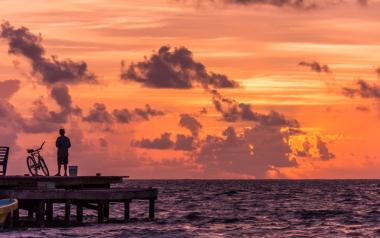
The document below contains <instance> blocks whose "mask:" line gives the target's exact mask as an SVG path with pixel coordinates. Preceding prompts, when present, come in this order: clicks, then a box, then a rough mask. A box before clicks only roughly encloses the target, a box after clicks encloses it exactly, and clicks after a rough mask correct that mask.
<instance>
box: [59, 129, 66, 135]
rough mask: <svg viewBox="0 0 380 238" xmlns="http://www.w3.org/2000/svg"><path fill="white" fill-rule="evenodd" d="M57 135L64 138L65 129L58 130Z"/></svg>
mask: <svg viewBox="0 0 380 238" xmlns="http://www.w3.org/2000/svg"><path fill="white" fill-rule="evenodd" d="M59 134H60V135H61V136H64V135H65V129H63V128H61V129H59Z"/></svg>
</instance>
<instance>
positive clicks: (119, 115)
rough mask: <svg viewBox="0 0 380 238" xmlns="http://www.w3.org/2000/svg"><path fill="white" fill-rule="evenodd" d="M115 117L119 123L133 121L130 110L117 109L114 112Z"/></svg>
mask: <svg viewBox="0 0 380 238" xmlns="http://www.w3.org/2000/svg"><path fill="white" fill-rule="evenodd" d="M112 115H113V117H114V118H115V119H116V121H117V122H119V123H130V122H131V121H132V116H133V114H132V112H131V111H129V109H127V108H124V109H115V110H113V112H112Z"/></svg>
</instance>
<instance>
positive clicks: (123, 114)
mask: <svg viewBox="0 0 380 238" xmlns="http://www.w3.org/2000/svg"><path fill="white" fill-rule="evenodd" d="M112 115H113V116H114V118H115V119H116V121H117V122H119V123H129V122H131V121H133V120H138V119H139V118H141V119H143V120H150V119H151V118H152V117H155V116H163V115H165V113H164V112H162V111H159V110H156V109H153V108H152V107H151V106H150V105H149V104H146V105H145V108H135V109H134V110H132V111H130V110H129V109H127V108H123V109H115V110H113V112H112Z"/></svg>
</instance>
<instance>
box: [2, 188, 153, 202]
mask: <svg viewBox="0 0 380 238" xmlns="http://www.w3.org/2000/svg"><path fill="white" fill-rule="evenodd" d="M157 193H158V192H157V189H154V188H136V189H113V188H110V189H78V190H66V189H47V190H24V189H23V190H0V196H7V197H11V198H17V199H21V200H68V199H70V200H86V201H88V200H106V201H123V200H139V199H141V200H149V199H156V198H157Z"/></svg>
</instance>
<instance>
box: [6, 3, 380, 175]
mask: <svg viewBox="0 0 380 238" xmlns="http://www.w3.org/2000/svg"><path fill="white" fill-rule="evenodd" d="M0 6H1V8H0V15H1V16H2V25H1V29H0V30H1V34H0V58H1V60H0V145H4V146H10V147H11V155H10V159H9V164H8V169H9V173H10V174H24V173H26V172H27V167H26V162H25V158H26V156H27V154H26V151H25V149H26V148H29V147H37V146H39V144H40V143H42V142H43V141H46V148H45V150H44V151H43V152H42V153H43V156H44V157H45V160H46V161H47V163H48V166H49V168H50V170H51V173H52V174H53V173H55V172H56V148H55V140H56V137H57V136H58V130H59V128H62V127H63V128H65V129H66V131H67V136H68V137H70V139H71V141H72V144H73V147H72V148H71V150H70V157H69V162H70V164H71V165H78V166H79V173H80V174H81V175H94V174H95V173H97V172H100V173H102V174H108V175H111V174H112V175H130V176H131V177H132V178H293V179H302V178H305V179H309V178H378V174H379V172H378V171H379V170H380V158H379V156H380V149H379V148H380V147H379V138H378V136H379V134H380V123H379V116H380V113H379V112H380V111H379V110H380V104H379V102H380V82H379V80H380V61H379V60H378V58H379V57H380V31H379V29H380V14H379V11H380V1H377V0H373V1H371V0H368V1H364V0H325V1H324V0H320V1H317V0H315V1H308V0H304V1H302V0H244V1H243V0H203V1H202V0H154V1H148V0H139V1H128V0H123V1H122V0H107V1H106V0H75V1H74V0H65V1H47V0H33V1H30V2H28V4H25V2H24V1H17V0H4V1H1V5H0Z"/></svg>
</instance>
